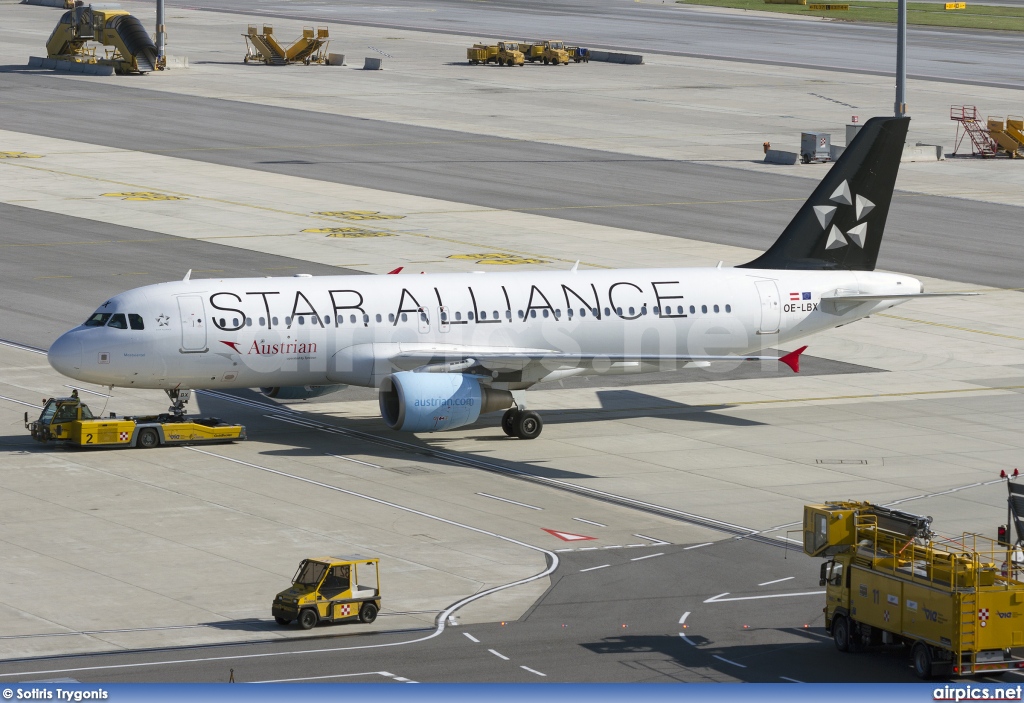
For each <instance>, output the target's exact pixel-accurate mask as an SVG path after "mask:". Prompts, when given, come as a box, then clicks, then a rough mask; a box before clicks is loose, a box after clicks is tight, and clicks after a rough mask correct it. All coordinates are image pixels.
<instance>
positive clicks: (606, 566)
mask: <svg viewBox="0 0 1024 703" xmlns="http://www.w3.org/2000/svg"><path fill="white" fill-rule="evenodd" d="M609 566H611V564H601V566H592V567H590V568H589V569H580V573H581V574H582V573H583V572H584V571H595V570H597V569H607V568H608V567H609Z"/></svg>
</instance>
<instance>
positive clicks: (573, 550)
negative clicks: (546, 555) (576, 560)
mask: <svg viewBox="0 0 1024 703" xmlns="http://www.w3.org/2000/svg"><path fill="white" fill-rule="evenodd" d="M555 551H556V552H575V551H576V550H575V549H572V548H566V549H556V550H555Z"/></svg>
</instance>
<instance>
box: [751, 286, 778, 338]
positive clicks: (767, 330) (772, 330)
mask: <svg viewBox="0 0 1024 703" xmlns="http://www.w3.org/2000/svg"><path fill="white" fill-rule="evenodd" d="M756 285H757V294H758V296H759V297H760V298H761V329H760V330H759V331H758V334H778V333H779V324H780V323H781V322H782V305H781V304H780V302H779V287H778V286H777V285H775V281H757V282H756Z"/></svg>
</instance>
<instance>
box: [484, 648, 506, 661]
mask: <svg viewBox="0 0 1024 703" xmlns="http://www.w3.org/2000/svg"><path fill="white" fill-rule="evenodd" d="M487 651H488V652H490V653H491V654H493V655H494V656H496V657H497V658H498V659H504V660H505V661H508V657H506V656H505V655H504V654H502V653H501V652H498V651H496V650H493V649H488V650H487Z"/></svg>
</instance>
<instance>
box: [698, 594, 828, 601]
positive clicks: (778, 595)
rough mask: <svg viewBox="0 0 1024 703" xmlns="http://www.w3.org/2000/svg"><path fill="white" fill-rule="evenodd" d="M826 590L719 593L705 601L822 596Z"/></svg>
mask: <svg viewBox="0 0 1024 703" xmlns="http://www.w3.org/2000/svg"><path fill="white" fill-rule="evenodd" d="M824 592H825V591H804V592H803V593H769V594H768V595H764V596H738V597H736V598H723V597H722V596H727V595H729V594H728V593H719V594H718V595H717V596H712V597H711V598H708V599H707V600H706V601H704V602H705V603H725V602H728V601H734V600H760V599H762V598H792V597H794V596H820V595H821V594H823V593H824Z"/></svg>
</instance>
